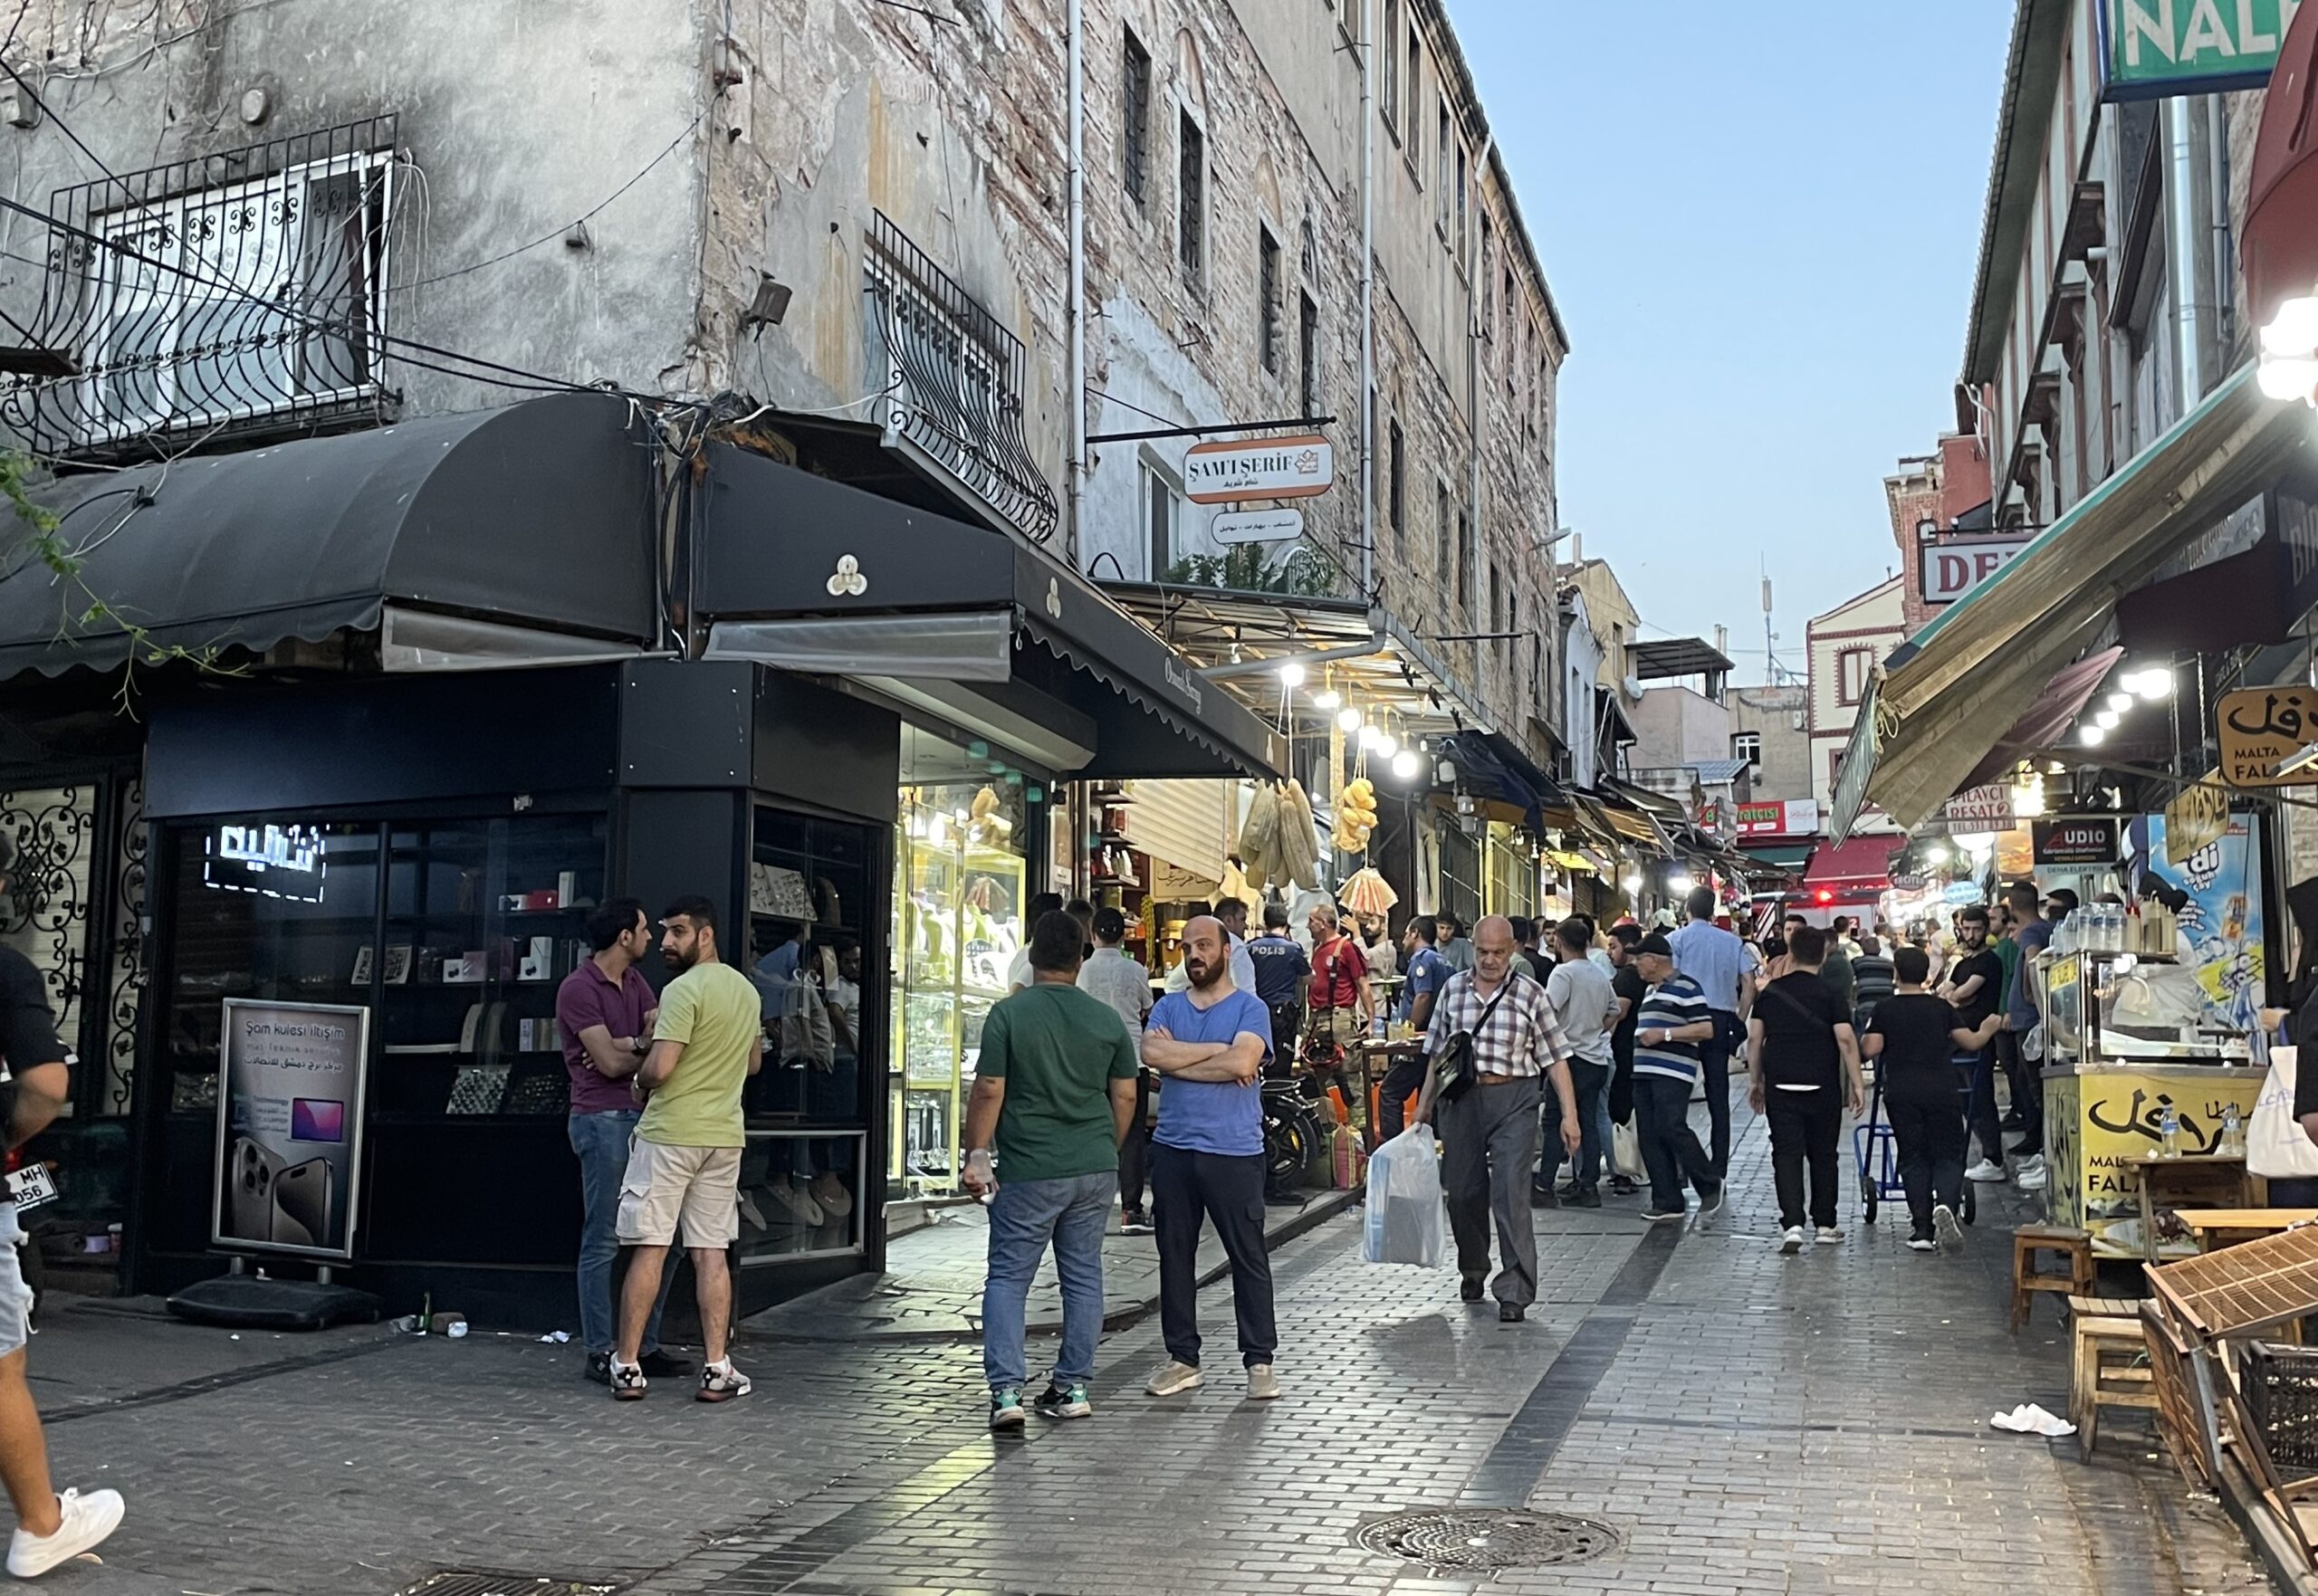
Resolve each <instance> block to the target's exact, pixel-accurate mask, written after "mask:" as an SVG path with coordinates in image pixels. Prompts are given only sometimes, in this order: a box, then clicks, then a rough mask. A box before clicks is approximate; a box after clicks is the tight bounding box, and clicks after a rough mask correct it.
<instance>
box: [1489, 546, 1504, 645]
mask: <svg viewBox="0 0 2318 1596" xmlns="http://www.w3.org/2000/svg"><path fill="white" fill-rule="evenodd" d="M1489 630H1490V631H1492V632H1502V631H1504V630H1505V584H1504V582H1503V581H1502V580H1501V579H1500V578H1499V576H1498V572H1497V568H1496V567H1495V566H1491V567H1489ZM1489 652H1490V653H1492V654H1494V653H1496V652H1497V650H1496V649H1494V648H1492V649H1490V650H1489Z"/></svg>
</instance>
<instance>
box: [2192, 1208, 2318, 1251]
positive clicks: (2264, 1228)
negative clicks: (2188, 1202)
mask: <svg viewBox="0 0 2318 1596" xmlns="http://www.w3.org/2000/svg"><path fill="white" fill-rule="evenodd" d="M2313 1220H2318V1208H2210V1209H2189V1210H2188V1211H2187V1212H2185V1213H2183V1214H2182V1215H2181V1223H2182V1224H2184V1225H2186V1226H2188V1227H2189V1234H2190V1235H2191V1236H2194V1237H2196V1238H2197V1241H2198V1251H2199V1252H2201V1253H2205V1252H2218V1251H2220V1250H2221V1249H2222V1248H2223V1247H2236V1246H2237V1244H2238V1243H2239V1242H2241V1241H2252V1240H2254V1239H2255V1238H2257V1237H2262V1236H2274V1235H2275V1234H2276V1233H2277V1232H2279V1231H2280V1230H2287V1229H2291V1228H2294V1226H2296V1225H2307V1224H2309V1223H2311V1222H2312V1221H2313Z"/></svg>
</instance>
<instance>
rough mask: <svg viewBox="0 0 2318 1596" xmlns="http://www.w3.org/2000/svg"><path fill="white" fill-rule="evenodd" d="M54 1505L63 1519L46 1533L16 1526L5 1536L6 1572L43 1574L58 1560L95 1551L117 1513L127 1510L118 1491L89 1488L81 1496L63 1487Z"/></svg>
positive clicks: (113, 1526) (20, 1575)
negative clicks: (12, 1533)
mask: <svg viewBox="0 0 2318 1596" xmlns="http://www.w3.org/2000/svg"><path fill="white" fill-rule="evenodd" d="M56 1508H57V1512H58V1513H59V1514H60V1515H62V1519H63V1522H62V1523H61V1524H58V1525H57V1526H56V1528H55V1529H54V1530H53V1531H52V1532H51V1533H50V1534H45V1535H35V1534H27V1533H26V1532H25V1531H24V1530H23V1529H18V1530H17V1531H16V1533H15V1534H14V1537H12V1538H11V1539H10V1540H9V1542H8V1572H10V1573H12V1574H14V1575H15V1576H16V1577H17V1578H18V1579H20V1580H28V1579H31V1578H32V1577H33V1576H34V1574H44V1573H46V1572H48V1571H49V1570H50V1569H52V1568H54V1567H55V1566H56V1565H57V1564H58V1563H70V1562H71V1561H72V1559H74V1558H75V1557H78V1556H80V1555H81V1553H83V1552H93V1551H95V1550H96V1549H97V1548H98V1547H99V1546H101V1545H103V1544H104V1543H105V1538H106V1537H107V1536H109V1535H110V1534H112V1533H113V1531H115V1530H117V1529H119V1528H120V1519H121V1515H122V1514H124V1513H126V1512H127V1511H128V1508H127V1506H126V1505H124V1504H123V1503H122V1501H121V1499H120V1492H119V1491H91V1492H90V1493H89V1494H88V1495H87V1496H82V1495H81V1493H80V1492H79V1491H78V1490H71V1491H67V1492H65V1493H64V1494H63V1495H62V1496H59V1497H57V1499H56Z"/></svg>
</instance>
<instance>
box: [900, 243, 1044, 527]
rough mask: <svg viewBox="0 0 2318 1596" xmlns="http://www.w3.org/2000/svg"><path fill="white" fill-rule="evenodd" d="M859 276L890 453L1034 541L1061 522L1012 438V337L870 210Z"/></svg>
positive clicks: (1018, 390) (1015, 434)
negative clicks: (942, 479)
mask: <svg viewBox="0 0 2318 1596" xmlns="http://www.w3.org/2000/svg"><path fill="white" fill-rule="evenodd" d="M864 275H865V276H866V278H867V284H866V287H867V293H868V297H869V308H870V314H869V318H868V334H869V337H868V342H869V370H870V374H871V380H872V381H874V382H876V383H877V384H879V393H880V396H881V402H880V409H879V415H878V421H879V425H881V426H882V427H883V429H884V432H885V442H886V446H887V447H888V448H898V449H900V450H902V451H903V452H904V453H905V454H915V455H916V456H917V457H918V458H919V460H920V461H921V462H922V463H923V464H926V465H929V466H931V467H933V468H934V469H935V470H937V471H939V472H940V473H942V474H943V475H944V476H946V477H947V478H949V479H950V480H951V481H952V482H953V483H954V484H955V485H956V486H957V487H958V488H959V489H961V490H963V492H965V493H966V494H967V495H968V497H970V498H971V499H972V501H974V502H977V503H979V504H980V505H982V506H983V507H985V508H986V509H987V510H988V511H989V512H990V514H991V517H992V518H994V519H995V520H997V521H1001V522H1002V523H1004V524H1005V525H1007V526H1010V527H1012V528H1013V529H1014V530H1017V531H1019V532H1020V533H1021V534H1022V535H1023V536H1024V537H1026V538H1029V539H1030V540H1032V541H1033V542H1038V543H1043V542H1045V541H1046V540H1048V539H1049V538H1050V537H1052V536H1053V535H1054V530H1055V526H1056V524H1057V522H1058V521H1059V520H1060V519H1061V511H1060V506H1059V505H1058V503H1057V502H1056V500H1055V494H1054V489H1053V488H1052V487H1050V486H1049V485H1048V483H1047V480H1046V478H1045V477H1044V476H1043V475H1041V474H1040V473H1039V468H1038V465H1037V464H1036V462H1034V461H1033V460H1032V459H1031V458H1030V444H1029V441H1028V439H1027V438H1026V437H1025V435H1024V434H1023V431H1022V392H1023V382H1024V369H1025V365H1026V361H1025V359H1024V357H1023V353H1022V342H1021V340H1020V339H1018V338H1016V337H1015V336H1014V335H1013V334H1012V333H1011V332H1009V331H1008V330H1006V329H1005V328H1004V327H1003V326H1001V324H1000V323H999V320H998V319H997V318H996V317H994V316H992V315H991V313H990V312H989V311H986V310H984V309H982V306H981V305H980V304H978V303H977V302H975V301H974V299H973V298H972V295H970V294H968V293H967V292H966V291H965V290H964V289H963V287H961V286H960V285H959V283H958V282H956V281H955V280H954V279H953V278H952V277H951V276H950V275H949V274H948V273H947V272H943V270H942V269H941V268H940V267H939V266H936V265H935V264H934V263H933V262H932V261H931V260H930V259H928V258H927V257H926V255H925V253H924V252H923V251H922V250H920V249H919V248H918V247H917V246H916V245H915V244H912V243H911V242H910V241H909V239H908V238H907V237H906V236H905V234H903V232H902V230H901V229H900V228H898V227H896V226H895V225H893V223H892V222H891V221H889V220H887V219H886V215H884V213H882V212H880V213H878V214H877V215H876V220H875V222H874V224H873V225H872V226H871V228H870V233H869V248H868V251H867V255H866V257H865V268H864Z"/></svg>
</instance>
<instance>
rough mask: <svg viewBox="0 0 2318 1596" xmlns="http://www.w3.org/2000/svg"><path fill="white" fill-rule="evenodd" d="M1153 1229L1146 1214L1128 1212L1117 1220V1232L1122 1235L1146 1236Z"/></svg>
mask: <svg viewBox="0 0 2318 1596" xmlns="http://www.w3.org/2000/svg"><path fill="white" fill-rule="evenodd" d="M1153 1229H1154V1227H1153V1225H1152V1223H1151V1217H1150V1216H1149V1215H1148V1214H1143V1213H1133V1214H1128V1215H1126V1216H1125V1217H1124V1218H1123V1219H1120V1220H1119V1234H1120V1235H1122V1236H1148V1235H1150V1234H1151V1233H1152V1231H1153Z"/></svg>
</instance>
